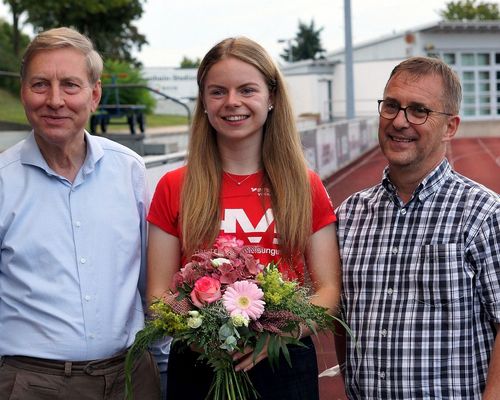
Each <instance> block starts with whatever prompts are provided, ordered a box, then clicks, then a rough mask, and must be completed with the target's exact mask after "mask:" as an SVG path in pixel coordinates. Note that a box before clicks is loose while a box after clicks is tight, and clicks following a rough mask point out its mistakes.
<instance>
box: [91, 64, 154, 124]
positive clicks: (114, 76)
mask: <svg viewBox="0 0 500 400" xmlns="http://www.w3.org/2000/svg"><path fill="white" fill-rule="evenodd" d="M113 83H116V84H138V85H144V86H146V85H147V82H146V80H145V79H144V78H143V77H142V73H141V70H140V69H139V68H137V67H135V66H134V65H133V64H130V63H127V62H125V61H116V60H106V61H105V62H104V72H103V75H102V84H103V85H106V84H113ZM117 103H119V104H144V105H145V106H146V113H147V114H150V113H152V112H153V110H154V107H155V105H156V101H155V99H154V98H153V95H152V94H151V92H150V91H148V90H147V89H138V88H106V87H104V88H103V93H102V99H101V104H117Z"/></svg>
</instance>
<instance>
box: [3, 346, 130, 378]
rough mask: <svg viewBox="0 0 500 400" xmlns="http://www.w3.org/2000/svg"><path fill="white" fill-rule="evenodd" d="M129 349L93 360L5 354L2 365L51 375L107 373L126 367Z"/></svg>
mask: <svg viewBox="0 0 500 400" xmlns="http://www.w3.org/2000/svg"><path fill="white" fill-rule="evenodd" d="M126 356H127V350H125V351H123V352H121V353H119V354H117V355H115V356H113V357H110V358H105V359H101V360H91V361H58V360H47V359H43V358H35V357H25V356H3V357H1V361H0V365H1V364H5V365H10V366H11V367H14V368H19V369H24V370H28V371H32V372H41V373H45V374H50V375H60V376H68V377H69V376H72V375H107V374H110V373H113V372H117V371H119V370H122V369H123V368H124V364H125V357H126Z"/></svg>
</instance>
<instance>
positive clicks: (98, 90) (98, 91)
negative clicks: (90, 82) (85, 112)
mask: <svg viewBox="0 0 500 400" xmlns="http://www.w3.org/2000/svg"><path fill="white" fill-rule="evenodd" d="M101 95H102V86H101V81H100V80H98V81H97V82H96V83H95V84H94V87H93V88H92V106H91V110H92V112H95V110H97V107H98V106H99V102H100V101H101Z"/></svg>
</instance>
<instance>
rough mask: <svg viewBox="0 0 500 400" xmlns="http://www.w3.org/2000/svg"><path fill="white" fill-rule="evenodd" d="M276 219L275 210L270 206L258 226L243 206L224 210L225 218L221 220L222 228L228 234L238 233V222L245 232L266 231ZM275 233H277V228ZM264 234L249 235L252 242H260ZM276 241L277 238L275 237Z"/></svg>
mask: <svg viewBox="0 0 500 400" xmlns="http://www.w3.org/2000/svg"><path fill="white" fill-rule="evenodd" d="M273 221H274V216H273V211H272V210H271V209H270V208H268V209H267V210H266V212H265V213H264V215H263V216H262V218H261V219H260V221H259V222H258V223H257V225H256V226H253V224H252V223H251V222H250V220H249V219H248V216H247V214H246V213H245V210H243V209H242V208H227V209H225V210H224V219H223V220H222V221H221V230H222V231H223V232H224V233H226V234H231V233H236V226H237V224H238V225H239V226H240V227H241V229H242V230H243V232H245V233H249V234H252V233H264V232H267V230H268V229H269V227H270V226H271V224H272V223H273ZM274 233H276V228H275V231H274ZM261 240H262V236H248V241H249V242H250V243H260V241H261ZM274 242H277V239H276V238H274Z"/></svg>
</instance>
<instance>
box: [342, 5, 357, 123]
mask: <svg viewBox="0 0 500 400" xmlns="http://www.w3.org/2000/svg"><path fill="white" fill-rule="evenodd" d="M344 31H345V33H344V35H345V39H344V40H345V90H346V93H345V95H346V116H347V119H353V118H354V117H355V111H354V74H353V59H352V58H353V57H352V33H351V0H344Z"/></svg>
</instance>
